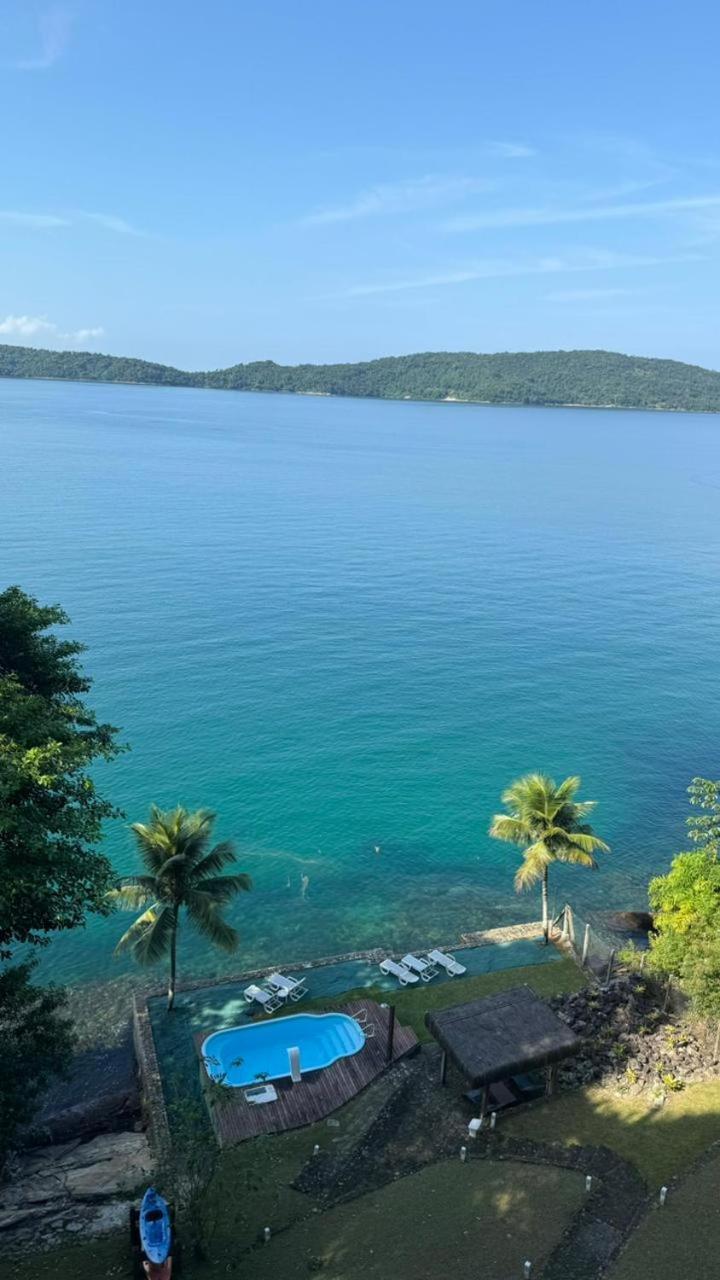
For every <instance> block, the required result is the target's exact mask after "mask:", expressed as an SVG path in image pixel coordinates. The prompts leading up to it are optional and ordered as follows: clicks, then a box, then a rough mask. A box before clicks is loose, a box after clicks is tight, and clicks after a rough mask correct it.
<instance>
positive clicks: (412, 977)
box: [380, 958, 419, 987]
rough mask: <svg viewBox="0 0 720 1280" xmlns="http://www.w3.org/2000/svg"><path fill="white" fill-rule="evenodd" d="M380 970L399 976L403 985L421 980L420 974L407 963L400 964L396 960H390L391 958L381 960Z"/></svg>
mask: <svg viewBox="0 0 720 1280" xmlns="http://www.w3.org/2000/svg"><path fill="white" fill-rule="evenodd" d="M380 972H381V973H385V974H389V975H391V976H392V977H393V978H397V980H398V982H399V983H400V986H401V987H409V986H410V984H411V983H413V982H418V981H419V978H418V975H417V974H416V973H413V972H412V970H411V969H408V968H407V966H406V965H404V964H398V963H397V961H396V960H390V958H388V959H387V960H382V961H381V962H380Z"/></svg>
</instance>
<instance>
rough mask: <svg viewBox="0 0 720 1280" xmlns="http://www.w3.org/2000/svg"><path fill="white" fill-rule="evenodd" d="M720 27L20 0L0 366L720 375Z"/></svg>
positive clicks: (224, 2) (14, 7)
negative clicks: (28, 352) (468, 368)
mask: <svg viewBox="0 0 720 1280" xmlns="http://www.w3.org/2000/svg"><path fill="white" fill-rule="evenodd" d="M719 38H720V10H718V7H717V5H716V4H715V3H711V2H710V0H708V2H707V3H698V2H697V0H690V2H689V3H686V4H684V5H682V6H680V5H677V4H676V3H675V2H674V0H632V3H631V4H627V3H620V2H619V0H606V3H605V4H603V5H590V4H583V3H579V2H578V0H572V2H569V0H549V2H548V3H546V4H540V3H538V0H514V3H507V2H505V3H496V2H495V0H483V2H482V3H478V0H468V2H467V3H465V2H464V0H445V2H444V3H443V4H442V5H440V4H437V2H436V0H432V2H429V0H393V2H392V3H388V0H384V3H378V2H377V0H362V3H353V2H352V0H349V2H346V3H344V4H341V3H338V0H332V2H331V3H329V2H328V0H311V3H307V4H302V3H299V2H298V0H205V3H204V4H200V3H198V0H152V3H148V0H142V2H140V0H122V3H117V2H116V0H73V2H72V3H67V4H66V3H65V2H64V0H60V2H58V3H55V4H53V3H44V2H43V0H38V2H36V0H4V3H3V5H2V9H1V10H0V109H1V111H2V119H3V122H4V129H3V143H2V167H1V169H0V341H3V342H22V343H26V344H28V345H34V346H53V347H76V348H77V349H94V350H103V351H110V352H113V353H116V354H127V355H137V356H143V357H146V358H148V359H157V360H162V361H167V362H170V363H175V364H178V365H180V366H182V367H185V368H211V367H218V366H221V365H227V364H231V363H235V362H237V361H241V360H252V359H265V358H270V359H275V360H279V361H285V362H290V363H293V362H297V361H301V360H314V361H334V360H354V359H364V358H370V357H373V356H377V355H383V354H399V353H402V352H409V351H419V350H475V351H498V350H536V349H539V348H558V347H565V348H569V347H604V348H608V349H614V350H622V351H629V352H634V353H639V354H644V355H662V356H671V357H675V358H678V359H682V360H690V361H694V362H697V363H701V364H706V365H709V366H711V367H714V368H720V343H719V341H718V333H719V329H720V326H719V325H718V319H719V316H718V310H719V303H718V299H719V298H720V127H719V125H720V106H719V94H718V60H717V48H718V41H719Z"/></svg>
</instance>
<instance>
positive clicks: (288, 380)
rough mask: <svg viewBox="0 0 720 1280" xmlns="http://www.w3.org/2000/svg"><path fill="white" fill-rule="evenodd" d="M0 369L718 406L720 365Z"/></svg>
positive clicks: (16, 357) (441, 356)
mask: <svg viewBox="0 0 720 1280" xmlns="http://www.w3.org/2000/svg"><path fill="white" fill-rule="evenodd" d="M0 377H3V378H53V379H67V380H69V381H75V382H130V383H147V384H152V385H160V386H175V387H201V388H209V389H216V390H226V391H283V392H290V393H295V394H300V395H331V396H361V397H374V398H379V399H385V400H448V401H466V402H470V403H478V404H516V405H578V406H586V407H593V406H594V407H598V406H601V407H607V408H613V409H670V410H680V411H687V412H702V413H717V412H720V373H717V372H714V371H713V370H710V369H703V368H701V367H700V366H698V365H690V364H683V363H681V362H680V361H678V360H655V359H649V358H647V357H641V356H625V355H620V354H618V353H616V352H612V351H534V352H501V353H499V354H496V355H477V354H475V353H474V352H471V351H459V352H447V351H439V352H424V353H422V354H418V355H409V356H387V357H385V358H383V359H380V360H367V361H362V362H360V363H357V364H324V365H316V364H299V365H280V364H275V363H274V361H272V360H260V361H255V362H253V363H251V364H236V365H232V366H231V367H230V368H228V369H217V370H213V371H210V372H205V373H203V372H185V371H184V370H182V369H174V368H172V366H170V365H163V364H154V363H151V362H149V361H147V360H136V359H132V358H128V357H123V356H107V355H98V354H95V353H93V352H76V351H47V350H42V349H37V348H32V347H17V346H7V345H0Z"/></svg>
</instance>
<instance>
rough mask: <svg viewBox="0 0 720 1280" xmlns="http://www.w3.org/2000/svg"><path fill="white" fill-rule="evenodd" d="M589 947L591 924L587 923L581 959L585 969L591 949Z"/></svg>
mask: <svg viewBox="0 0 720 1280" xmlns="http://www.w3.org/2000/svg"><path fill="white" fill-rule="evenodd" d="M589 949H590V925H589V924H586V925H585V937H584V938H583V949H582V960H581V962H580V963H581V964H582V966H583V969H584V968H585V965H586V964H587V957H588V951H589Z"/></svg>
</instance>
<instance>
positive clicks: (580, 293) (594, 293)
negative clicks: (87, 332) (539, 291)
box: [545, 289, 633, 302]
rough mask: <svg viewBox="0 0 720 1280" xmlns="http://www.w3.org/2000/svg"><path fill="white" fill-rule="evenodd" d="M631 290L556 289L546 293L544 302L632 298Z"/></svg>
mask: <svg viewBox="0 0 720 1280" xmlns="http://www.w3.org/2000/svg"><path fill="white" fill-rule="evenodd" d="M632 295H633V290H632V289H558V290H557V292H555V293H546V294H545V301H546V302H600V301H603V300H605V299H609V298H629V297H632Z"/></svg>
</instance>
